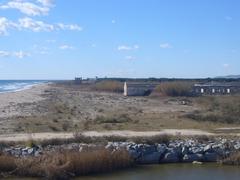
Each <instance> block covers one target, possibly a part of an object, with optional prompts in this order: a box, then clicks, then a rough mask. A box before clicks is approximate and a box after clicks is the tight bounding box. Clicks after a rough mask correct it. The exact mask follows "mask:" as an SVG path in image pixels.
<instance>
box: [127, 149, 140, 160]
mask: <svg viewBox="0 0 240 180" xmlns="http://www.w3.org/2000/svg"><path fill="white" fill-rule="evenodd" d="M128 153H129V155H130V156H131V157H132V158H133V159H137V158H139V157H140V155H141V153H140V152H138V151H137V150H135V149H129V150H128Z"/></svg>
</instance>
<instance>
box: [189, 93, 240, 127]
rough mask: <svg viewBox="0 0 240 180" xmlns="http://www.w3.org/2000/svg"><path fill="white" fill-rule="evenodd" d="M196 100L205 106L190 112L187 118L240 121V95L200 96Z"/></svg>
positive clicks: (233, 122) (223, 121)
mask: <svg viewBox="0 0 240 180" xmlns="http://www.w3.org/2000/svg"><path fill="white" fill-rule="evenodd" d="M196 102H197V103H198V104H199V105H201V106H202V107H204V108H203V109H202V110H200V111H194V112H192V113H188V114H187V115H186V117H187V118H190V119H193V120H195V121H200V122H203V121H211V122H220V123H228V124H239V123H240V96H215V97H200V98H198V99H197V101H196Z"/></svg>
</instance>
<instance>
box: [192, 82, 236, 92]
mask: <svg viewBox="0 0 240 180" xmlns="http://www.w3.org/2000/svg"><path fill="white" fill-rule="evenodd" d="M193 93H194V94H196V95H225V94H238V93H240V83H239V82H209V83H204V84H195V85H194V86H193Z"/></svg>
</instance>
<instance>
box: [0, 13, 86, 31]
mask: <svg viewBox="0 0 240 180" xmlns="http://www.w3.org/2000/svg"><path fill="white" fill-rule="evenodd" d="M9 29H15V30H30V31H33V32H42V31H47V32H50V31H58V30H69V31H79V30H82V28H81V27H80V26H78V25H76V24H63V23H60V24H48V23H45V22H43V21H36V20H34V19H32V18H29V17H25V18H20V19H18V22H16V23H15V22H12V21H10V20H8V19H7V18H5V17H0V35H7V34H8V30H9Z"/></svg>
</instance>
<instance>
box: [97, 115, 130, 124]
mask: <svg viewBox="0 0 240 180" xmlns="http://www.w3.org/2000/svg"><path fill="white" fill-rule="evenodd" d="M95 121H96V122H97V123H127V122H130V121H132V119H131V118H130V117H129V116H128V115H127V114H121V115H117V116H112V117H105V116H97V117H96V118H95Z"/></svg>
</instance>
